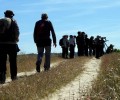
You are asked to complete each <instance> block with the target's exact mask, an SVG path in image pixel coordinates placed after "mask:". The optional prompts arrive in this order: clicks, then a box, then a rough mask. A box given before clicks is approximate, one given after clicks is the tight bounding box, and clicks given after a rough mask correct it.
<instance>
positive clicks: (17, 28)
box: [14, 20, 20, 42]
mask: <svg viewBox="0 0 120 100" xmlns="http://www.w3.org/2000/svg"><path fill="white" fill-rule="evenodd" d="M14 32H15V39H16V42H18V41H19V34H20V32H19V27H18V24H17V22H16V21H15V20H14Z"/></svg>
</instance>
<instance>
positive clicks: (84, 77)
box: [43, 58, 101, 100]
mask: <svg viewBox="0 0 120 100" xmlns="http://www.w3.org/2000/svg"><path fill="white" fill-rule="evenodd" d="M100 63H101V60H100V59H96V58H92V59H91V60H89V62H87V63H86V64H85V65H84V68H85V70H84V71H83V73H82V74H80V75H78V76H77V77H76V78H75V79H74V80H73V81H72V82H70V83H69V84H68V85H66V86H64V87H62V88H61V89H60V90H57V91H56V92H55V93H53V94H50V95H49V96H48V97H46V98H44V99H43V100H85V98H87V96H88V95H89V91H90V90H91V86H92V82H93V81H94V79H96V78H97V75H98V71H99V69H100ZM88 100H89V99H88Z"/></svg>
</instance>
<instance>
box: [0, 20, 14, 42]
mask: <svg viewBox="0 0 120 100" xmlns="http://www.w3.org/2000/svg"><path fill="white" fill-rule="evenodd" d="M13 24H14V22H13V20H12V19H10V18H1V19H0V42H8V41H11V42H12V41H14V37H15V36H14V29H13Z"/></svg>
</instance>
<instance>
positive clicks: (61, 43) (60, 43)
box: [59, 38, 63, 46]
mask: <svg viewBox="0 0 120 100" xmlns="http://www.w3.org/2000/svg"><path fill="white" fill-rule="evenodd" d="M59 45H60V46H62V45H63V38H62V39H60V41H59Z"/></svg>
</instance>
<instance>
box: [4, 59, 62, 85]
mask: <svg viewBox="0 0 120 100" xmlns="http://www.w3.org/2000/svg"><path fill="white" fill-rule="evenodd" d="M61 62H64V60H60V61H58V62H55V63H51V65H50V66H51V68H54V67H56V66H57V65H59V63H61ZM43 70H44V69H41V71H43ZM36 73H37V72H36V70H33V71H30V72H20V73H18V74H17V76H18V78H21V77H25V76H31V75H34V74H36ZM11 81H12V80H11V78H10V77H8V78H7V79H6V82H5V84H3V85H2V86H6V85H8V84H9V83H10V82H11Z"/></svg>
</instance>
